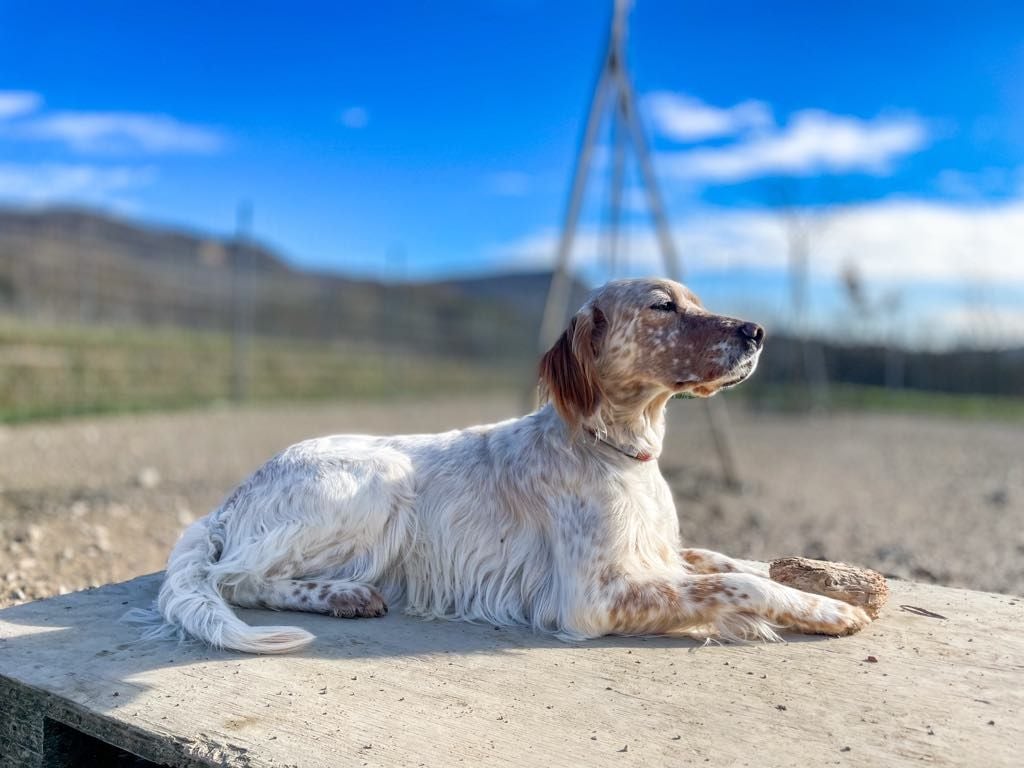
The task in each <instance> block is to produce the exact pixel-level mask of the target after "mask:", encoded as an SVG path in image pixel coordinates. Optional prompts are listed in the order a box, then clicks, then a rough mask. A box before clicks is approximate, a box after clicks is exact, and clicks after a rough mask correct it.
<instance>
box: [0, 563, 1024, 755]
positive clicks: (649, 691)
mask: <svg viewBox="0 0 1024 768" xmlns="http://www.w3.org/2000/svg"><path fill="white" fill-rule="evenodd" d="M158 584H159V576H158V575H153V576H146V577H142V578H139V579H136V580H134V581H130V582H126V583H124V584H115V585H110V586H107V587H102V588H100V589H94V590H88V591H85V592H80V593H76V594H73V595H65V596H63V597H58V598H53V599H50V600H45V601H40V602H36V603H30V604H27V605H21V606H16V607H13V608H8V609H6V610H4V611H0V722H2V723H3V724H2V725H0V745H12V746H10V748H11V750H12V751H13V750H14V749H17V750H20V752H17V753H13V752H12V754H17V755H18V756H17V757H13V758H12V757H10V756H6V757H4V758H0V765H26V764H28V765H31V763H30V762H26V761H28V760H29V759H30V758H31V757H32V756H38V755H40V754H41V752H40V750H41V749H42V747H41V742H40V738H41V735H40V734H41V726H40V724H39V723H38V722H34V723H28V724H26V722H25V721H26V720H30V719H32V718H33V717H34V718H36V720H40V719H41V718H42V717H43V716H49V717H53V718H56V719H57V720H59V721H60V722H65V723H67V724H68V725H71V726H72V727H75V728H78V729H80V730H82V731H83V732H86V733H89V734H91V735H93V736H95V737H98V738H100V739H103V740H104V741H108V742H110V743H113V744H115V745H117V746H121V747H123V748H126V749H128V750H129V751H132V752H133V753H135V754H138V755H141V756H143V757H145V758H146V759H149V760H152V761H154V762H157V763H167V764H171V765H241V766H276V767H280V766H286V765H292V766H302V768H307V766H308V767H310V768H315V767H317V766H347V765H384V766H390V765H424V766H452V765H460V764H461V765H516V766H531V765H538V766H548V765H555V764H558V765H574V764H581V765H582V764H587V765H598V766H604V765H614V766H646V765H650V766H664V765H684V764H705V763H707V764H710V765H773V766H786V765H793V766H801V768H805V767H806V766H807V765H821V764H825V763H829V764H839V765H845V766H859V765H862V766H878V765H886V766H898V765H911V764H913V765H919V764H921V763H922V762H924V763H926V764H931V765H950V766H953V765H957V766H962V765H986V766H999V765H1006V766H1010V765H1019V764H1020V762H1019V761H1020V745H1021V744H1024V717H1022V704H1024V632H1022V630H1024V622H1022V618H1024V605H1022V602H1024V601H1022V600H1021V599H1019V598H1014V597H1011V596H1006V595H998V594H987V593H980V592H969V591H964V590H953V589H946V588H942V587H936V586H928V585H922V584H913V583H909V582H900V581H893V582H890V586H891V588H892V592H893V597H892V602H891V607H890V608H887V609H886V610H885V611H884V612H883V614H882V617H881V619H880V620H879V621H877V622H876V623H875V624H873V625H872V626H871V627H870V628H868V629H867V630H866V631H865V632H863V633H861V634H860V635H856V636H853V637H848V638H841V639H828V638H809V637H802V636H793V637H791V638H790V642H788V643H785V644H774V645H762V644H748V645H714V644H712V645H707V646H701V644H699V643H696V642H692V641H688V640H680V639H669V638H652V639H639V638H606V639H603V640H599V641H593V642H587V643H580V644H564V643H561V642H558V641H556V640H553V639H551V638H547V637H543V636H539V635H534V634H532V633H530V632H527V631H520V630H507V629H501V630H496V629H495V628H493V627H490V626H481V625H475V626H474V625H467V624H459V623H445V622H422V621H419V620H416V619H411V618H408V617H404V616H401V615H399V614H398V613H392V614H391V615H389V616H387V617H386V618H383V619H375V620H362V621H346V620H338V619H330V618H326V617H320V616H308V615H297V614H289V615H287V616H286V618H287V620H288V622H289V623H295V624H298V625H301V626H303V627H305V628H307V629H309V630H310V631H312V632H314V633H315V634H317V635H318V639H317V641H316V642H315V643H314V644H313V646H311V647H310V648H309V649H307V650H306V651H305V652H304V653H301V654H298V655H293V656H283V657H256V656H246V655H243V654H236V653H227V652H219V651H211V650H210V649H207V648H204V647H202V646H198V645H195V644H188V645H177V644H175V643H166V642H160V643H141V642H138V641H137V633H136V629H135V628H134V627H131V626H128V625H124V624H120V623H118V621H117V619H118V617H119V616H120V615H121V614H122V613H123V612H124V611H125V610H127V609H128V608H131V607H133V606H144V605H147V604H148V603H149V601H150V600H151V599H152V597H153V596H154V594H155V591H156V588H157V586H158ZM901 605H904V606H911V607H917V608H922V609H925V611H930V612H932V613H933V614H939V615H941V616H944V617H946V618H935V617H934V616H930V615H927V614H926V613H922V612H919V611H916V610H914V609H913V608H911V609H901V608H900V607H899V606H901ZM242 614H243V615H244V616H245V618H246V620H248V621H250V622H252V623H256V624H269V623H281V619H282V618H283V617H282V615H280V614H272V613H269V612H263V611H243V612H242ZM868 657H874V658H875V659H877V661H875V662H872V661H868V660H867V659H868ZM26 755H28V756H29V757H25V756H26ZM5 760H6V762H5ZM40 764H41V763H40Z"/></svg>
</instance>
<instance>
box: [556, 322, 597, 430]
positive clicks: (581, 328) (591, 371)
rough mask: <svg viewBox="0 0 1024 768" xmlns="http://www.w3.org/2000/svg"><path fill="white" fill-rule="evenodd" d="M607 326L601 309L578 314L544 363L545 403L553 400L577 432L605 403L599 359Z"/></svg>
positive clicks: (566, 421)
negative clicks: (600, 347)
mask: <svg viewBox="0 0 1024 768" xmlns="http://www.w3.org/2000/svg"><path fill="white" fill-rule="evenodd" d="M605 325H606V320H605V317H604V314H603V313H602V312H601V310H599V309H597V308H594V310H593V311H592V312H582V313H580V314H578V315H577V316H576V317H574V318H573V319H572V321H571V322H570V323H569V327H568V328H567V329H566V331H565V332H564V333H563V334H562V335H561V336H559V337H558V341H556V342H555V344H554V346H553V347H551V349H549V350H548V351H547V352H546V353H545V354H544V357H542V358H541V360H540V383H541V386H540V393H541V402H547V401H548V400H551V402H553V403H554V405H555V408H556V409H557V410H558V413H559V414H560V415H561V417H562V419H564V420H565V423H566V424H568V425H569V427H570V428H571V429H573V430H575V429H577V428H578V427H579V426H580V423H581V422H582V421H583V420H584V419H586V418H587V417H589V416H591V415H593V413H594V411H596V410H597V407H598V405H599V404H600V402H601V387H600V384H599V383H598V380H597V369H596V364H595V358H596V357H597V350H598V346H599V345H600V341H601V336H602V335H603V334H604V328H605Z"/></svg>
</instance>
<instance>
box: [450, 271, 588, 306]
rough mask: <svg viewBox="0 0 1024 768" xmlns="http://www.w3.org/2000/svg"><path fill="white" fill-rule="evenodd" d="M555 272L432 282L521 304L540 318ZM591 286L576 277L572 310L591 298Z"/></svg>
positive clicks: (467, 294) (471, 294) (470, 294)
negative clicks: (552, 273)
mask: <svg viewBox="0 0 1024 768" xmlns="http://www.w3.org/2000/svg"><path fill="white" fill-rule="evenodd" d="M550 283H551V272H508V273H502V274H497V275H486V276H480V277H466V278H461V279H454V280H444V281H441V282H438V283H431V284H430V285H436V286H438V287H440V288H443V289H448V290H450V291H453V292H455V293H456V294H458V295H460V296H465V297H467V298H477V299H488V300H492V301H495V302H500V303H502V304H504V305H509V306H515V307H518V308H519V309H520V310H521V311H522V312H524V313H525V314H528V315H531V316H536V317H540V316H541V314H543V312H544V303H545V300H546V299H547V293H548V286H549V284H550ZM589 293H590V289H589V288H588V287H587V286H586V285H584V284H583V283H581V282H580V281H578V280H573V282H572V286H571V288H570V291H569V309H570V311H575V310H576V309H578V308H579V307H580V306H582V305H583V303H584V302H585V301H586V300H587V295H588V294H589Z"/></svg>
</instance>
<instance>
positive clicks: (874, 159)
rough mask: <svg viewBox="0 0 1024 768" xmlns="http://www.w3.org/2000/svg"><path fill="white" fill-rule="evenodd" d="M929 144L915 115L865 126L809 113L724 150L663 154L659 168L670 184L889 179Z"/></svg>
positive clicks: (856, 120)
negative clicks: (857, 175) (835, 176)
mask: <svg viewBox="0 0 1024 768" xmlns="http://www.w3.org/2000/svg"><path fill="white" fill-rule="evenodd" d="M927 142H928V130H927V128H926V127H925V125H924V123H923V121H921V120H920V119H919V118H917V117H915V116H912V115H903V116H881V117H877V118H874V119H872V120H862V119H860V118H857V117H849V116H845V115H835V114H831V113H829V112H823V111H821V110H803V111H801V112H797V113H795V114H794V115H793V117H792V119H791V120H790V121H789V123H788V124H787V125H786V126H785V127H784V128H781V129H779V130H778V131H773V132H770V133H759V134H755V135H752V136H751V137H750V138H749V139H747V140H740V141H737V142H735V143H733V144H729V145H726V146H722V147H701V148H698V149H692V150H686V151H682V152H665V153H661V154H660V156H659V158H658V167H659V170H660V172H661V174H662V175H664V176H665V177H666V178H671V179H678V180H683V181H696V182H711V183H736V182H741V181H747V180H749V179H755V178H760V177H765V176H812V175H818V174H823V173H853V172H862V173H870V174H873V175H876V176H884V175H888V174H889V173H891V172H892V166H893V163H894V162H895V161H896V160H898V159H899V158H901V157H903V156H905V155H908V154H910V153H912V152H916V151H917V150H919V149H921V148H922V147H924V146H925V145H926V144H927Z"/></svg>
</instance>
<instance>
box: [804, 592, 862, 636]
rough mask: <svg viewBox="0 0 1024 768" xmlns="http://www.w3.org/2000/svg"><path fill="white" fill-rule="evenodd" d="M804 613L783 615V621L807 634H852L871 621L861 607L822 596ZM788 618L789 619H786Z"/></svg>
mask: <svg viewBox="0 0 1024 768" xmlns="http://www.w3.org/2000/svg"><path fill="white" fill-rule="evenodd" d="M809 607H810V610H808V611H807V612H806V613H804V614H801V615H797V616H793V615H792V614H790V615H787V616H786V617H784V623H785V624H786V625H787V626H789V627H791V628H792V629H795V630H797V631H799V632H803V633H805V634H809V635H833V636H836V637H838V636H841V635H852V634H853V633H854V632H860V631H861V630H862V629H864V627H866V626H867V625H868V624H870V623H871V618H870V617H869V616H868V615H867V613H865V611H864V609H863V608H858V607H857V606H855V605H850V604H849V603H843V602H840V601H839V600H833V599H831V598H827V597H822V598H818V600H817V601H815V603H813V604H812V605H811V606H809ZM786 619H789V620H791V621H786Z"/></svg>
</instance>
